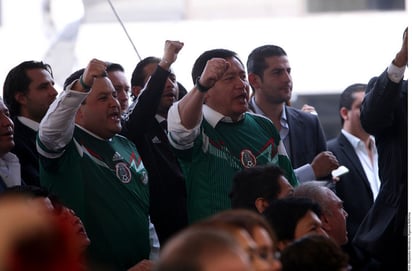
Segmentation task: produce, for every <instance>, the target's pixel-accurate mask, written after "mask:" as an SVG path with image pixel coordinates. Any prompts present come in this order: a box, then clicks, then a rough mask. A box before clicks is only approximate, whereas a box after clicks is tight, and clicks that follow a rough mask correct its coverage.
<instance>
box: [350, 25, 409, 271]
mask: <svg viewBox="0 0 412 271" xmlns="http://www.w3.org/2000/svg"><path fill="white" fill-rule="evenodd" d="M407 64H408V28H406V30H405V31H404V33H403V42H402V47H401V49H400V50H399V51H398V52H397V54H396V56H395V58H394V59H393V61H392V62H391V63H390V64H389V66H388V68H387V69H386V70H385V71H384V72H383V73H382V74H381V75H380V76H379V77H374V78H372V79H371V80H370V81H369V83H368V86H367V88H366V94H365V98H364V100H363V102H362V107H361V115H360V119H361V123H362V126H363V128H364V129H365V130H366V131H367V132H369V133H370V134H372V135H374V136H375V138H376V146H377V149H378V153H379V176H380V179H381V182H382V184H381V188H380V191H379V195H378V197H377V198H376V200H375V203H374V204H373V206H372V208H371V210H370V211H369V212H368V214H367V215H366V217H365V219H364V221H363V222H362V224H361V225H360V226H359V229H358V232H357V233H356V235H355V238H354V241H353V243H354V244H355V245H356V246H358V247H360V248H361V249H363V250H364V251H366V252H367V253H369V254H370V255H372V256H373V257H375V258H376V259H378V260H379V261H381V262H382V270H406V269H407V267H408V238H407V236H408V220H409V219H408V218H407V213H408V207H407V201H408V197H407V182H408V168H407V167H408V166H407V161H408V132H407V130H408V81H407V80H404V79H403V77H404V73H405V70H406V66H407Z"/></svg>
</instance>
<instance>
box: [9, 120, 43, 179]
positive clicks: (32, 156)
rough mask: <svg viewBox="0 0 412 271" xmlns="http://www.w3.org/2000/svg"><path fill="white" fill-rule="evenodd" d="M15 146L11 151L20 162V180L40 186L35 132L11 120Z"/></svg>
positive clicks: (17, 121)
mask: <svg viewBox="0 0 412 271" xmlns="http://www.w3.org/2000/svg"><path fill="white" fill-rule="evenodd" d="M13 122H14V142H15V146H14V148H13V149H12V150H11V152H12V153H14V154H15V155H16V156H17V157H18V158H19V161H20V166H21V178H22V179H23V180H24V182H25V183H26V184H29V185H36V186H39V185H40V177H39V153H38V152H37V149H36V134H37V132H36V131H35V130H33V129H31V128H30V127H28V126H26V125H24V124H23V123H21V122H20V121H19V120H18V118H17V117H16V118H13Z"/></svg>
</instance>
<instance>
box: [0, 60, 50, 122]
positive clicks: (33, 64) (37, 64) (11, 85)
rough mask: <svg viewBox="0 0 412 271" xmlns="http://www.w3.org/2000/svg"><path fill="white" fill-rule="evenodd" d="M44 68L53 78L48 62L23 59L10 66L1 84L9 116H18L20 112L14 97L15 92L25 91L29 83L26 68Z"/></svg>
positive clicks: (27, 89)
mask: <svg viewBox="0 0 412 271" xmlns="http://www.w3.org/2000/svg"><path fill="white" fill-rule="evenodd" d="M33 69H44V70H46V71H47V72H48V73H50V75H51V77H52V78H53V71H52V68H51V66H50V65H49V64H46V63H44V62H42V61H34V60H29V61H24V62H22V63H20V64H19V65H17V66H16V67H14V68H12V69H11V70H10V71H9V73H8V74H7V76H6V79H5V81H4V85H3V99H4V103H5V104H6V106H7V107H8V108H9V111H10V116H11V117H14V116H18V115H19V114H20V107H21V106H20V104H19V102H17V101H16V99H15V98H14V97H15V96H16V93H18V92H21V93H27V92H28V91H29V85H30V83H31V79H30V77H29V76H28V75H27V71H28V70H33Z"/></svg>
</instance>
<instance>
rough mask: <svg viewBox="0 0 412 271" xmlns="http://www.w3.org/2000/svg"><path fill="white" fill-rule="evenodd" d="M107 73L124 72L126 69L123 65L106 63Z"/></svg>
mask: <svg viewBox="0 0 412 271" xmlns="http://www.w3.org/2000/svg"><path fill="white" fill-rule="evenodd" d="M106 64H107V66H106V72H117V71H120V72H124V68H123V66H122V65H120V64H119V63H111V62H107V63H106Z"/></svg>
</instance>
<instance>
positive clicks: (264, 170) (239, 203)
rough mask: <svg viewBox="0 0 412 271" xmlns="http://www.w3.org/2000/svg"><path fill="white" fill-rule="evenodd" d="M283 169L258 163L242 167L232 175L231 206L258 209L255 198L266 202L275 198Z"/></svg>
mask: <svg viewBox="0 0 412 271" xmlns="http://www.w3.org/2000/svg"><path fill="white" fill-rule="evenodd" d="M283 174H284V172H283V170H282V169H281V168H280V167H278V166H276V165H271V164H269V165H258V166H256V167H252V168H244V169H242V170H241V171H239V172H237V173H236V174H235V176H234V177H233V183H232V191H231V192H230V195H229V196H230V199H231V203H232V208H233V209H236V208H246V209H250V210H253V211H258V210H257V209H256V206H255V201H256V199H257V198H263V199H265V200H267V201H268V202H270V201H272V200H274V199H276V198H277V195H278V194H279V193H280V190H281V187H280V184H279V182H278V179H279V177H280V176H282V175H283Z"/></svg>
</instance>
